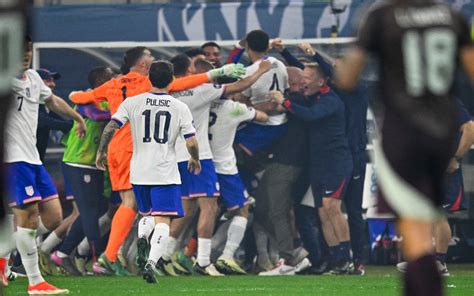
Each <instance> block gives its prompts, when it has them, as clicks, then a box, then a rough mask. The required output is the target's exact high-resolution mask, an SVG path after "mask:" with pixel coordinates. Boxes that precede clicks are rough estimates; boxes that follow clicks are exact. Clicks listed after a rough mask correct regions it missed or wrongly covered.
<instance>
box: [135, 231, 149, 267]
mask: <svg viewBox="0 0 474 296" xmlns="http://www.w3.org/2000/svg"><path fill="white" fill-rule="evenodd" d="M149 252H150V244H149V243H148V240H147V239H146V238H145V237H139V238H138V240H137V258H136V263H137V267H138V270H139V271H142V270H143V269H144V268H145V265H146V262H147V258H148V253H149Z"/></svg>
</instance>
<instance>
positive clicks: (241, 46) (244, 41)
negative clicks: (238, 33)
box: [238, 38, 247, 48]
mask: <svg viewBox="0 0 474 296" xmlns="http://www.w3.org/2000/svg"><path fill="white" fill-rule="evenodd" d="M238 44H239V46H240V48H245V46H247V40H245V38H244V39H240V40H239V42H238Z"/></svg>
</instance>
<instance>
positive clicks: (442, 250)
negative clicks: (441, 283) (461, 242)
mask: <svg viewBox="0 0 474 296" xmlns="http://www.w3.org/2000/svg"><path fill="white" fill-rule="evenodd" d="M451 235H452V233H451V227H450V226H449V223H448V219H446V217H443V219H441V220H440V221H439V222H437V223H435V224H434V239H435V251H436V265H437V266H438V270H439V271H440V273H441V275H442V276H449V271H448V268H447V267H446V253H448V248H449V242H450V241H451Z"/></svg>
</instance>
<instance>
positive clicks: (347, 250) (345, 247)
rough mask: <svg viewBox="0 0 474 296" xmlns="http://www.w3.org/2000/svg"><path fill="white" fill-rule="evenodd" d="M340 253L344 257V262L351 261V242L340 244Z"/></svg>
mask: <svg viewBox="0 0 474 296" xmlns="http://www.w3.org/2000/svg"><path fill="white" fill-rule="evenodd" d="M339 247H340V250H341V251H340V252H341V256H342V260H344V261H345V262H348V261H351V242H350V241H345V242H340V243H339Z"/></svg>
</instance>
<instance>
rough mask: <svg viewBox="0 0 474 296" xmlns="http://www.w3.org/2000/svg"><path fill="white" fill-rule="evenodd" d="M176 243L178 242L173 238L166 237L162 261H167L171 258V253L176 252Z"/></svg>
mask: <svg viewBox="0 0 474 296" xmlns="http://www.w3.org/2000/svg"><path fill="white" fill-rule="evenodd" d="M177 243H178V240H176V239H175V238H174V237H172V236H170V237H168V242H167V243H166V248H165V252H164V253H163V259H165V260H166V261H169V260H170V259H171V256H173V253H174V251H175V250H176V245H177Z"/></svg>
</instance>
